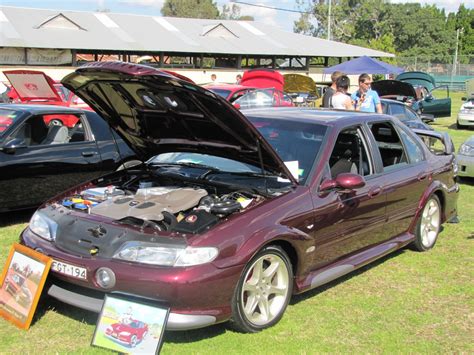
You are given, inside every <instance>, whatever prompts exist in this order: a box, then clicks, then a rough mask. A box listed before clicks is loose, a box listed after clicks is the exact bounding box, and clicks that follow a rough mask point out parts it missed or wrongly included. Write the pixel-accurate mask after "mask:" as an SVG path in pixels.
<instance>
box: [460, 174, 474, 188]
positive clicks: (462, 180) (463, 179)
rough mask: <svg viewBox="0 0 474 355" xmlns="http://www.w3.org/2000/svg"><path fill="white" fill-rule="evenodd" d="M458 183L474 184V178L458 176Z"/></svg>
mask: <svg viewBox="0 0 474 355" xmlns="http://www.w3.org/2000/svg"><path fill="white" fill-rule="evenodd" d="M458 183H460V184H461V185H469V186H474V178H470V177H460V176H458Z"/></svg>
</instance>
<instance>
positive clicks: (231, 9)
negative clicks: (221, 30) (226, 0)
mask: <svg viewBox="0 0 474 355" xmlns="http://www.w3.org/2000/svg"><path fill="white" fill-rule="evenodd" d="M219 18H221V19H223V20H239V21H253V20H254V18H253V16H249V15H243V16H242V15H240V6H239V5H237V4H232V6H230V5H229V6H228V5H224V6H223V7H222V12H221V14H220V16H219Z"/></svg>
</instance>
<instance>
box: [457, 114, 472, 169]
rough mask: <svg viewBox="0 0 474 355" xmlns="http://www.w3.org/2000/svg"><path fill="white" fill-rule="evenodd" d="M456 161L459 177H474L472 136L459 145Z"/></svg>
mask: <svg viewBox="0 0 474 355" xmlns="http://www.w3.org/2000/svg"><path fill="white" fill-rule="evenodd" d="M473 111H474V110H473ZM472 116H473V117H474V115H472ZM456 160H457V163H458V167H459V170H458V175H459V176H460V177H474V135H472V136H470V137H469V138H468V139H467V140H466V141H465V142H464V143H463V144H461V146H460V147H459V151H458V154H457V157H456Z"/></svg>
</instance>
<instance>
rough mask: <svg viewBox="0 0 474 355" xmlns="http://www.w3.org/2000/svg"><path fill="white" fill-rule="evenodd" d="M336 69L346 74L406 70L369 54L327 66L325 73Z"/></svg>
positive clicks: (397, 72) (384, 72) (399, 71)
mask: <svg viewBox="0 0 474 355" xmlns="http://www.w3.org/2000/svg"><path fill="white" fill-rule="evenodd" d="M336 70H338V71H341V72H343V73H345V74H362V73H367V74H392V73H393V74H399V73H401V72H403V71H404V69H403V68H399V67H396V66H394V65H390V64H387V63H385V62H382V61H380V60H377V59H374V58H371V57H367V56H363V57H359V58H355V59H352V60H348V61H347V62H344V63H341V64H338V65H334V66H332V67H329V68H325V69H324V71H323V73H324V74H331V73H333V72H335V71H336Z"/></svg>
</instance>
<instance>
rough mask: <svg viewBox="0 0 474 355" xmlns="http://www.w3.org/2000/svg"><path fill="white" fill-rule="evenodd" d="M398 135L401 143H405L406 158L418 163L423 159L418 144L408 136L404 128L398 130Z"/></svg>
mask: <svg viewBox="0 0 474 355" xmlns="http://www.w3.org/2000/svg"><path fill="white" fill-rule="evenodd" d="M399 133H400V137H401V138H402V141H403V144H404V145H405V148H406V152H407V155H408V160H409V161H410V163H412V164H414V163H418V162H420V161H423V160H425V156H424V154H423V150H422V149H421V147H420V146H419V145H418V143H417V142H416V141H415V140H414V139H413V138H412V137H410V136H409V135H408V134H407V133H406V132H405V131H404V130H402V129H400V130H399Z"/></svg>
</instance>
